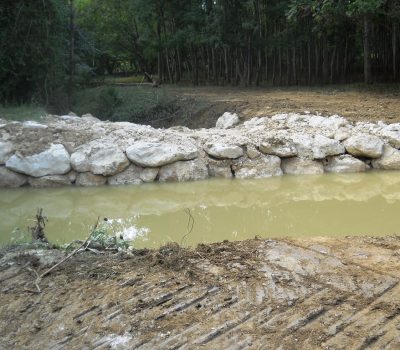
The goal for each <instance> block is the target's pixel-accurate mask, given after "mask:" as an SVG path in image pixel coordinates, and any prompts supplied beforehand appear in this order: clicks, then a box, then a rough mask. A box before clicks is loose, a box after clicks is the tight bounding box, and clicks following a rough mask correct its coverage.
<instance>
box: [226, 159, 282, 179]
mask: <svg viewBox="0 0 400 350" xmlns="http://www.w3.org/2000/svg"><path fill="white" fill-rule="evenodd" d="M232 169H233V170H234V173H235V177H236V178H238V179H249V178H252V179H261V178H266V177H271V176H280V175H282V169H281V159H280V158H279V157H277V156H273V155H267V156H264V155H262V156H260V157H258V158H255V159H240V160H238V161H237V162H235V164H234V165H233V166H232Z"/></svg>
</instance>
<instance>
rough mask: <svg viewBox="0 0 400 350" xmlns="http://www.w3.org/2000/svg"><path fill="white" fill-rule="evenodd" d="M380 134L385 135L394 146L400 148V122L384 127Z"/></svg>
mask: <svg viewBox="0 0 400 350" xmlns="http://www.w3.org/2000/svg"><path fill="white" fill-rule="evenodd" d="M380 135H381V136H383V137H384V138H385V139H386V140H387V141H388V142H389V143H390V144H391V145H392V146H393V147H396V148H400V124H399V123H396V124H390V125H387V126H385V127H384V128H382V130H381V131H380Z"/></svg>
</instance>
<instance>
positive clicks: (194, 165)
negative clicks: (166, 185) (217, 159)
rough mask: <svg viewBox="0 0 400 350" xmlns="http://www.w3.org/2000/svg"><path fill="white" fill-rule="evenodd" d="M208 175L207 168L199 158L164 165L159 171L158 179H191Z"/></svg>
mask: <svg viewBox="0 0 400 350" xmlns="http://www.w3.org/2000/svg"><path fill="white" fill-rule="evenodd" d="M207 177H208V169H207V166H206V164H205V163H204V162H203V161H202V160H201V159H195V160H189V161H178V162H175V163H172V164H168V165H164V166H163V167H162V168H161V169H160V172H159V176H158V178H159V181H161V182H164V181H191V180H203V179H206V178H207Z"/></svg>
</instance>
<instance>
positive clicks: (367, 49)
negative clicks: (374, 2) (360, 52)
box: [363, 15, 372, 84]
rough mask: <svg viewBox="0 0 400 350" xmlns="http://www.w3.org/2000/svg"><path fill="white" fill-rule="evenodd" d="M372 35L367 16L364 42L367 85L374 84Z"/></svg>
mask: <svg viewBox="0 0 400 350" xmlns="http://www.w3.org/2000/svg"><path fill="white" fill-rule="evenodd" d="M370 34H371V20H370V18H369V17H368V16H367V15H365V16H364V34H363V39H364V40H363V42H364V82H365V83H366V84H371V83H372V68H371V47H370Z"/></svg>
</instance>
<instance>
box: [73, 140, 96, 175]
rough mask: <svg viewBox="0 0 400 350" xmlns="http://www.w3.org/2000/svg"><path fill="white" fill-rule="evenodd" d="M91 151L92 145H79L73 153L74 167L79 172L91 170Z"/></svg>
mask: <svg viewBox="0 0 400 350" xmlns="http://www.w3.org/2000/svg"><path fill="white" fill-rule="evenodd" d="M91 152H92V147H91V146H90V145H82V146H80V147H78V148H77V149H76V150H75V152H74V153H72V154H71V166H72V168H73V169H74V170H75V171H77V172H79V173H84V172H87V171H90V161H89V157H90V153H91Z"/></svg>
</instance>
